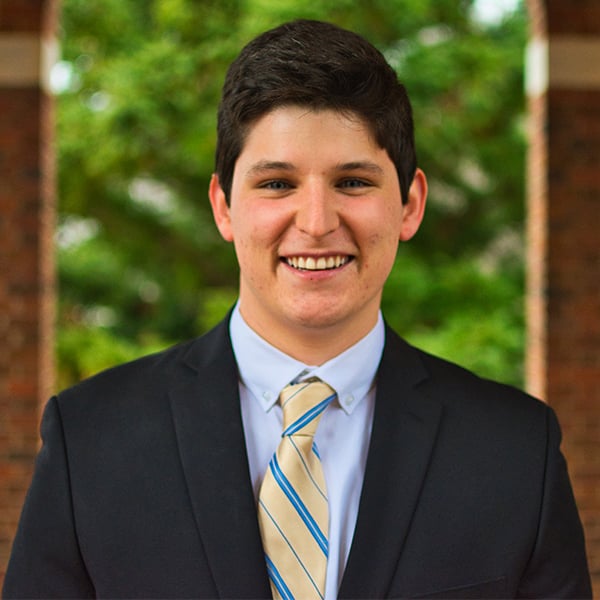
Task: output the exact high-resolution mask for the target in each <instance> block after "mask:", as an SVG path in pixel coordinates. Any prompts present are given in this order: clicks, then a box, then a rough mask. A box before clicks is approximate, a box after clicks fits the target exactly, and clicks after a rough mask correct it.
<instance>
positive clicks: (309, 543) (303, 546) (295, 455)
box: [258, 378, 335, 600]
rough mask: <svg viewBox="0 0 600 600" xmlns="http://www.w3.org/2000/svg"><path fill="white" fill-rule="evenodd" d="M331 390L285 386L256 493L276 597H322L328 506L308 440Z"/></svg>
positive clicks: (314, 384) (317, 383) (316, 383)
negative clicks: (272, 447)
mask: <svg viewBox="0 0 600 600" xmlns="http://www.w3.org/2000/svg"><path fill="white" fill-rule="evenodd" d="M334 398H335V392H334V391H333V390H332V389H331V388H330V387H329V386H328V385H327V384H326V383H323V382H322V381H321V380H319V379H316V378H315V379H313V380H310V381H305V382H302V383H298V384H292V385H288V386H287V387H286V388H284V390H283V391H282V392H281V395H280V397H279V401H280V403H281V406H282V408H283V433H282V436H281V441H280V443H279V446H278V447H277V451H276V452H275V454H274V455H273V458H272V459H271V462H270V463H269V467H268V468H267V472H266V474H265V478H264V481H263V483H262V486H261V488H260V494H259V497H258V521H259V524H260V531H261V536H262V540H263V547H264V550H265V560H266V562H267V571H268V573H269V579H270V582H271V592H272V594H273V598H274V599H275V600H277V599H279V598H282V599H283V600H292V599H294V598H295V599H302V600H308V599H311V598H323V596H324V594H325V576H326V572H327V554H328V545H327V535H328V528H329V510H328V506H327V490H326V487H325V478H324V476H323V469H322V467H321V460H320V458H319V454H318V452H317V448H316V446H315V444H314V441H313V438H314V435H315V432H316V430H317V425H318V424H319V419H320V418H321V414H322V413H323V411H324V410H325V409H326V408H327V405H328V404H329V403H330V402H331V401H332V400H333V399H334Z"/></svg>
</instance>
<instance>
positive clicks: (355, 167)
mask: <svg viewBox="0 0 600 600" xmlns="http://www.w3.org/2000/svg"><path fill="white" fill-rule="evenodd" d="M295 168H296V167H295V166H294V165H293V164H292V163H290V162H285V161H279V160H261V161H259V162H257V163H256V164H254V165H252V166H251V167H250V168H249V169H248V171H246V176H247V177H253V176H257V175H262V174H264V173H267V172H270V171H294V170H295ZM335 170H336V171H368V172H371V173H375V174H378V175H381V174H383V169H382V168H381V167H380V166H379V165H378V164H376V163H374V162H371V161H367V160H365V161H363V160H357V161H352V162H347V163H340V164H338V165H336V166H335Z"/></svg>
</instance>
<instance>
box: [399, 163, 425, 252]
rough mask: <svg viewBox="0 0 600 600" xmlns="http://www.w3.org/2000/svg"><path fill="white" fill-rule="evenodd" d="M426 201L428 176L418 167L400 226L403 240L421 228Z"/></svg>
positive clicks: (401, 239)
mask: <svg viewBox="0 0 600 600" xmlns="http://www.w3.org/2000/svg"><path fill="white" fill-rule="evenodd" d="M426 201H427V178H426V177H425V173H423V171H422V170H421V169H417V170H416V171H415V176H414V178H413V180H412V183H411V184H410V188H409V190H408V202H407V203H406V204H405V205H404V215H403V217H402V226H401V228H400V241H401V242H406V241H408V240H410V238H412V237H413V236H414V235H415V233H417V231H418V230H419V227H420V225H421V221H423V215H424V214H425V204H426Z"/></svg>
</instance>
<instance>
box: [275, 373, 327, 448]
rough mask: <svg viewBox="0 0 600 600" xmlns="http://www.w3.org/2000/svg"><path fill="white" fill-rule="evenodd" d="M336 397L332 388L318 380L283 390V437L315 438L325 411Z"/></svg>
mask: <svg viewBox="0 0 600 600" xmlns="http://www.w3.org/2000/svg"><path fill="white" fill-rule="evenodd" d="M335 395H336V394H335V391H334V390H333V389H332V388H331V387H329V386H328V385H327V384H326V383H324V382H323V381H321V380H320V379H316V378H315V379H312V380H308V381H303V382H301V383H293V384H290V385H288V386H286V387H285V388H283V390H282V392H281V394H280V396H279V402H280V403H281V408H282V409H283V434H282V435H294V434H300V435H310V436H314V435H315V432H316V431H317V425H318V424H319V419H320V418H321V415H322V414H323V411H324V410H325V409H326V408H327V406H328V404H329V403H330V402H331V401H332V400H333V399H334V398H335Z"/></svg>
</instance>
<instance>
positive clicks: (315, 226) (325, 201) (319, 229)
mask: <svg viewBox="0 0 600 600" xmlns="http://www.w3.org/2000/svg"><path fill="white" fill-rule="evenodd" d="M298 200H299V206H298V210H297V212H296V227H297V228H298V229H299V230H300V231H302V232H303V233H306V234H308V235H310V236H311V237H314V238H319V237H323V236H325V235H327V234H329V233H331V232H333V231H335V230H336V229H337V228H338V227H339V225H340V217H339V214H338V208H337V205H336V204H337V203H336V201H335V194H334V192H333V191H330V190H327V189H326V188H324V187H321V186H312V187H310V188H309V189H307V190H305V193H304V194H302V196H301V197H299V198H298Z"/></svg>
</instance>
